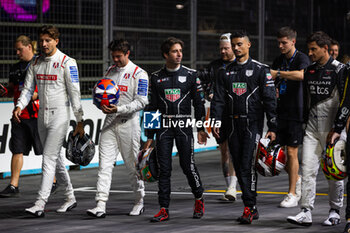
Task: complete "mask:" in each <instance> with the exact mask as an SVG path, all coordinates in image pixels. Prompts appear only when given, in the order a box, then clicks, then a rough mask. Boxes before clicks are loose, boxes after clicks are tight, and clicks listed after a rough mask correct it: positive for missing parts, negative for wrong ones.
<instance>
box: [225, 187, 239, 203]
mask: <svg viewBox="0 0 350 233" xmlns="http://www.w3.org/2000/svg"><path fill="white" fill-rule="evenodd" d="M224 197H225V198H226V199H228V200H229V201H235V200H236V198H237V192H236V188H235V187H231V188H227V190H226V192H225V194H224Z"/></svg>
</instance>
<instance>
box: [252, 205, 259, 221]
mask: <svg viewBox="0 0 350 233" xmlns="http://www.w3.org/2000/svg"><path fill="white" fill-rule="evenodd" d="M251 212H252V215H253V220H258V219H259V212H258V209H257V208H256V206H253V208H251Z"/></svg>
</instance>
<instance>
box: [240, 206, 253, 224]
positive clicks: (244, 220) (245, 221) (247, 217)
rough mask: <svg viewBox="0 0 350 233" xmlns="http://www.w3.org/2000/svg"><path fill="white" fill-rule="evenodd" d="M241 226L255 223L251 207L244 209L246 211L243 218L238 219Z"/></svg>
mask: <svg viewBox="0 0 350 233" xmlns="http://www.w3.org/2000/svg"><path fill="white" fill-rule="evenodd" d="M237 221H238V222H239V223H240V224H251V223H252V221H253V214H252V211H251V209H250V208H249V207H247V206H246V207H244V211H243V214H242V216H241V217H239V218H238V219H237Z"/></svg>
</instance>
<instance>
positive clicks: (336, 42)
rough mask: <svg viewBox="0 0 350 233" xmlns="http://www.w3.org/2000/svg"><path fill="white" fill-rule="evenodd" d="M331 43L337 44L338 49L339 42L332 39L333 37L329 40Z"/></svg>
mask: <svg viewBox="0 0 350 233" xmlns="http://www.w3.org/2000/svg"><path fill="white" fill-rule="evenodd" d="M331 45H337V46H338V49H340V44H339V42H338V41H336V40H334V39H332V40H331Z"/></svg>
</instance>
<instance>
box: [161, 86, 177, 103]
mask: <svg viewBox="0 0 350 233" xmlns="http://www.w3.org/2000/svg"><path fill="white" fill-rule="evenodd" d="M164 92H165V98H166V99H167V100H169V101H171V102H175V101H176V100H178V99H180V93H181V91H180V89H165V90H164Z"/></svg>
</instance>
